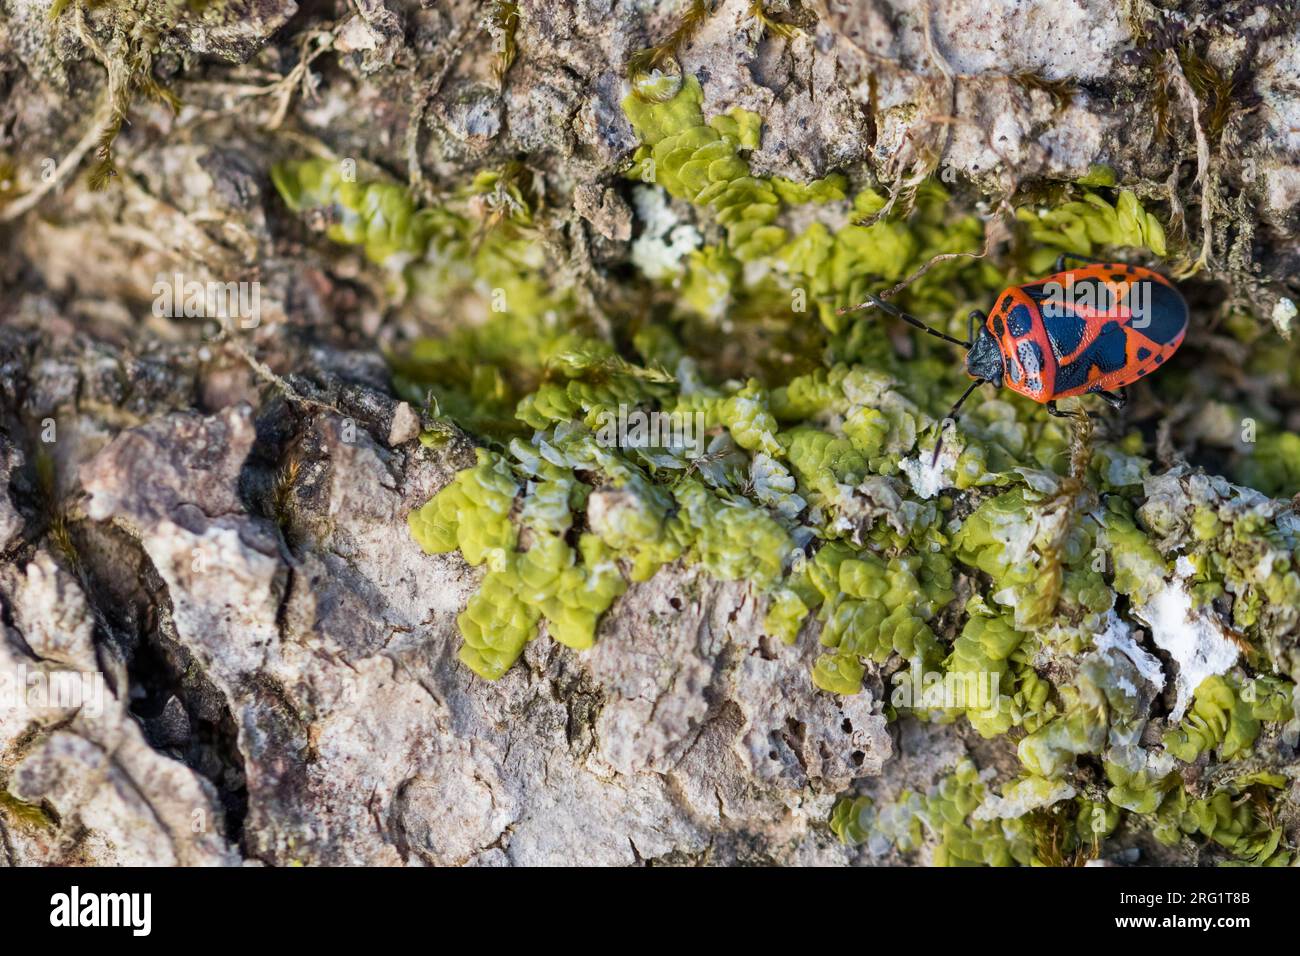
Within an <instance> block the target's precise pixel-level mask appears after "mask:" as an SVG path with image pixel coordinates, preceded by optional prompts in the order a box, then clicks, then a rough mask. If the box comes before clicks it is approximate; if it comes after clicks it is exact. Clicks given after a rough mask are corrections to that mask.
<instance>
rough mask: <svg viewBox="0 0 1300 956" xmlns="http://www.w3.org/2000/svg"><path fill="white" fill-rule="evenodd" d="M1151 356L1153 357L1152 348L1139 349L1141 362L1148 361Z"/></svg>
mask: <svg viewBox="0 0 1300 956" xmlns="http://www.w3.org/2000/svg"><path fill="white" fill-rule="evenodd" d="M1150 357H1151V350H1150V349H1148V348H1140V349H1138V361H1139V362H1145V361H1146V360H1147V359H1149V358H1150Z"/></svg>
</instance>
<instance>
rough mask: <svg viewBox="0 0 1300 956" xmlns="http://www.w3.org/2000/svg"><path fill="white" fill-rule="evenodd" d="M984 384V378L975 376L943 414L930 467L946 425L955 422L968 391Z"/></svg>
mask: <svg viewBox="0 0 1300 956" xmlns="http://www.w3.org/2000/svg"><path fill="white" fill-rule="evenodd" d="M983 384H984V379H982V378H977V379H975V381H973V382H971V383H970V385H968V386H966V391H964V392H962V393H961V398H959V399H957V401H956V402H954V403H953V406H952V408H950V409H948V414H947V415H945V416H943V421H941V422H940V423H939V439H938V441H936V442H935V443H934V455H932V456H931V458H930V467H931V468H933V467H934V466H935V465H936V464H937V463H938V461H939V450H940V449H942V448H943V433H944V432H945V431H947V430H948V425H949V424H953V425H956V424H957V413H958V412H959V411H961V406H962V404H963V403H964V402H965V401H966V399H967V398H969V397H970V393H971V392H973V391H975V389H977V388H979V387H980V386H981V385H983Z"/></svg>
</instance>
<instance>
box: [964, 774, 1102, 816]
mask: <svg viewBox="0 0 1300 956" xmlns="http://www.w3.org/2000/svg"><path fill="white" fill-rule="evenodd" d="M1075 793H1077V791H1076V790H1075V789H1074V787H1072V786H1070V785H1069V784H1068V783H1066V782H1065V781H1064V780H1045V779H1043V778H1042V777H1026V778H1025V779H1024V780H1017V781H1016V782H1015V783H1010V784H1007V785H1006V786H1005V787H1003V788H1002V795H1001V796H995V795H994V794H992V793H990V794H989V795H988V796H986V797H985V798H984V802H983V803H981V804H980V805H979V806H978V807H976V808H975V812H974V813H972V814H971V817H972V818H973V819H975V820H1014V819H1015V818H1017V817H1023V816H1024V815H1025V814H1026V813H1029V812H1030V811H1032V810H1037V809H1039V808H1040V807H1050V806H1051V805H1052V804H1054V803H1059V802H1060V801H1062V800H1069V799H1070V798H1071V797H1073V796H1074V795H1075Z"/></svg>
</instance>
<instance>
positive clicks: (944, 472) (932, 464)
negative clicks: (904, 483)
mask: <svg viewBox="0 0 1300 956" xmlns="http://www.w3.org/2000/svg"><path fill="white" fill-rule="evenodd" d="M961 452H962V446H961V445H960V444H959V443H958V442H956V441H952V440H949V441H945V442H944V444H943V447H942V448H941V449H939V457H938V458H935V457H934V452H933V451H925V450H923V451H922V452H921V453H920V454H919V455H917V456H916V457H915V458H904V459H903V460H902V461H900V462H899V463H898V467H899V468H900V469H901V470H902V472H903V474H905V475H906V476H907V480H908V481H909V482H910V483H911V485H912V490H913V491H914V492H916V494H918V495H920V496H921V497H922V498H925V499H929V498H933V497H934V496H935V495H937V494H939V492H941V491H943V489H945V488H949V487H951V486H952V484H953V480H954V479H953V475H954V473H955V472H956V469H957V459H958V458H960V457H961Z"/></svg>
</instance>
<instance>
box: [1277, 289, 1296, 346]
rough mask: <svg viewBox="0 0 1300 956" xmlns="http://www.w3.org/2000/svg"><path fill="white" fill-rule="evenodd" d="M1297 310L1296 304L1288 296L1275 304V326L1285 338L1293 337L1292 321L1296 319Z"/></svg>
mask: <svg viewBox="0 0 1300 956" xmlns="http://www.w3.org/2000/svg"><path fill="white" fill-rule="evenodd" d="M1296 311H1297V310H1296V304H1295V303H1294V302H1292V301H1291V300H1290V299H1288V298H1287V297H1286V296H1282V298H1280V299H1278V300H1277V305H1275V306H1273V316H1272V318H1273V327H1274V328H1275V329H1277V333H1278V335H1280V336H1282V338H1284V339H1290V338H1291V323H1292V322H1293V321H1294V320H1295V316H1296Z"/></svg>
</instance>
